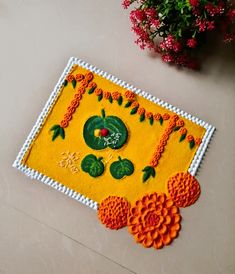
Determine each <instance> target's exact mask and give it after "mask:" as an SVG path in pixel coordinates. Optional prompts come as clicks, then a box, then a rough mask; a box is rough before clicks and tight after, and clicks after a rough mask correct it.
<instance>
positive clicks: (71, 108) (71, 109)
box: [67, 106, 76, 114]
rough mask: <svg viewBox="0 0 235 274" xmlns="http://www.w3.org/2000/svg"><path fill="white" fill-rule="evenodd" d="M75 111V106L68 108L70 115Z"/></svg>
mask: <svg viewBox="0 0 235 274" xmlns="http://www.w3.org/2000/svg"><path fill="white" fill-rule="evenodd" d="M75 111H76V108H75V107H73V106H69V107H68V108H67V112H68V113H70V114H73V113H74V112H75Z"/></svg>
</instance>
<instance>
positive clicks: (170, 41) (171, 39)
mask: <svg viewBox="0 0 235 274" xmlns="http://www.w3.org/2000/svg"><path fill="white" fill-rule="evenodd" d="M174 43H175V38H174V36H173V35H171V34H169V35H168V36H167V37H166V38H165V45H166V47H167V48H168V49H172V48H173V44H174Z"/></svg>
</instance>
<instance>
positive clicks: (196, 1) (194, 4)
mask: <svg viewBox="0 0 235 274" xmlns="http://www.w3.org/2000/svg"><path fill="white" fill-rule="evenodd" d="M189 3H190V5H191V6H192V7H194V8H195V7H197V6H198V5H199V0H189Z"/></svg>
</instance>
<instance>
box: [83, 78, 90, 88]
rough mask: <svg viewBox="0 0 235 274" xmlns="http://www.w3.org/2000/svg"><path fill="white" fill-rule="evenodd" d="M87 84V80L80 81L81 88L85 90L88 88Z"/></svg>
mask: <svg viewBox="0 0 235 274" xmlns="http://www.w3.org/2000/svg"><path fill="white" fill-rule="evenodd" d="M88 84H89V82H88V81H87V79H83V80H82V81H81V86H82V87H84V88H86V87H87V86H88Z"/></svg>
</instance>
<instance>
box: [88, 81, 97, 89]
mask: <svg viewBox="0 0 235 274" xmlns="http://www.w3.org/2000/svg"><path fill="white" fill-rule="evenodd" d="M96 87H97V84H96V83H95V82H90V83H89V84H88V88H89V89H91V88H96Z"/></svg>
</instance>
